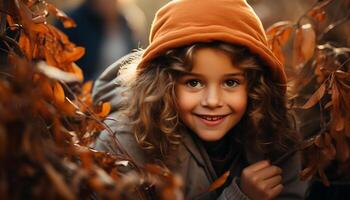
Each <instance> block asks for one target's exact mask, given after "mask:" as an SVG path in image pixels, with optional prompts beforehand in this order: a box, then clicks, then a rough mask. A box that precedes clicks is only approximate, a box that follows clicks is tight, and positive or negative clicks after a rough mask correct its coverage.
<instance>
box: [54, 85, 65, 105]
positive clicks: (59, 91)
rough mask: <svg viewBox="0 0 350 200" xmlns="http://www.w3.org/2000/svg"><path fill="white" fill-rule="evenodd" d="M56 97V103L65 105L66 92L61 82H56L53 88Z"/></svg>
mask: <svg viewBox="0 0 350 200" xmlns="http://www.w3.org/2000/svg"><path fill="white" fill-rule="evenodd" d="M53 92H54V97H55V100H56V102H58V103H64V102H65V99H66V96H65V95H64V90H63V87H62V85H61V84H60V83H59V82H55V84H54V87H53Z"/></svg>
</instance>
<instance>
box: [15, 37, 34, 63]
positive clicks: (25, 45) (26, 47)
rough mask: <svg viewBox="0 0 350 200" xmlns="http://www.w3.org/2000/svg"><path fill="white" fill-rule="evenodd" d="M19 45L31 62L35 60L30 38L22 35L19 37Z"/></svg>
mask: <svg viewBox="0 0 350 200" xmlns="http://www.w3.org/2000/svg"><path fill="white" fill-rule="evenodd" d="M18 44H19V46H20V47H21V49H22V50H23V52H24V54H25V55H26V57H27V58H28V59H29V60H31V59H32V58H33V54H32V45H31V42H30V40H29V37H28V36H27V35H26V34H25V33H22V34H21V36H20V37H19V42H18Z"/></svg>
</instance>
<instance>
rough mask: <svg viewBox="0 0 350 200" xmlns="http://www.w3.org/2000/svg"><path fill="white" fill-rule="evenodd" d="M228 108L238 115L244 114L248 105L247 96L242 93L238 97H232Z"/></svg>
mask: <svg viewBox="0 0 350 200" xmlns="http://www.w3.org/2000/svg"><path fill="white" fill-rule="evenodd" d="M230 99H231V100H230V103H229V104H230V106H231V107H232V108H233V109H234V110H235V111H236V112H238V113H242V114H243V113H244V112H245V111H246V109H247V105H248V95H247V93H246V92H242V93H241V94H239V95H234V96H233V97H232V98H230Z"/></svg>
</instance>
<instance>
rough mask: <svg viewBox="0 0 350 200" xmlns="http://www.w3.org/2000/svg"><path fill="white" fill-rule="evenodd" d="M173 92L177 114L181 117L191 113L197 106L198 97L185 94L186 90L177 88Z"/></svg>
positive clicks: (188, 93)
mask: <svg viewBox="0 0 350 200" xmlns="http://www.w3.org/2000/svg"><path fill="white" fill-rule="evenodd" d="M175 91H176V103H177V106H178V108H179V114H180V115H182V116H183V115H184V114H187V113H188V112H191V111H192V110H193V109H194V108H195V107H196V105H197V102H198V100H197V99H198V95H195V94H193V93H190V92H186V90H185V89H184V88H182V87H177V88H176V90H175Z"/></svg>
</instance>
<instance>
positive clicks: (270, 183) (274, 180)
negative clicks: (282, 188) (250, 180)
mask: <svg viewBox="0 0 350 200" xmlns="http://www.w3.org/2000/svg"><path fill="white" fill-rule="evenodd" d="M281 182H282V176H273V177H271V178H269V179H266V180H264V184H265V185H266V187H267V188H274V187H276V186H277V185H278V184H281Z"/></svg>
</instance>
